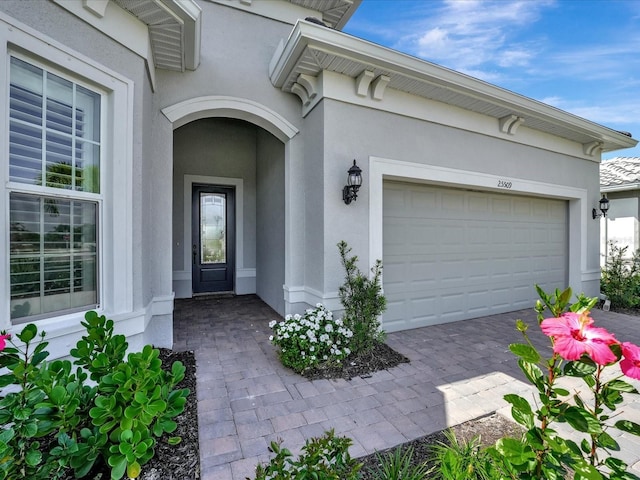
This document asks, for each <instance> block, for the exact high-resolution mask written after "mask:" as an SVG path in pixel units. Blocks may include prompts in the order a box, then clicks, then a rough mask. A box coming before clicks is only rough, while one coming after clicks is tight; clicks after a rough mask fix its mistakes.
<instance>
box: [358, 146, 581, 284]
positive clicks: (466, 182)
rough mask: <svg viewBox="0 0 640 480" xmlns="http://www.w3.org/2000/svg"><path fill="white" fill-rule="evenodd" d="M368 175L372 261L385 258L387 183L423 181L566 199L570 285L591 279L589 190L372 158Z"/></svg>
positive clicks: (370, 254)
mask: <svg viewBox="0 0 640 480" xmlns="http://www.w3.org/2000/svg"><path fill="white" fill-rule="evenodd" d="M369 172H370V173H369V176H368V177H369V258H383V255H382V254H383V248H382V238H383V236H382V235H383V229H382V223H383V218H382V216H383V202H382V195H383V183H384V181H385V180H399V181H405V182H421V183H428V184H433V185H443V186H450V187H454V188H468V187H473V188H475V189H480V190H486V191H494V192H496V191H500V192H503V193H509V194H522V195H534V196H538V197H539V196H543V197H549V198H556V199H563V200H568V203H569V220H568V225H567V229H568V232H569V245H568V249H569V252H568V255H569V265H568V268H569V278H568V282H569V285H572V286H574V288H575V289H576V290H577V291H579V290H582V285H583V281H584V280H585V275H587V276H588V271H587V222H588V221H589V220H590V215H588V213H589V212H588V209H589V206H588V205H587V194H588V192H587V190H586V189H583V188H575V187H568V186H565V185H557V184H552V183H542V182H534V181H531V180H526V179H523V178H516V177H504V176H497V175H491V174H486V173H481V172H474V171H468V170H457V169H453V168H447V167H438V166H433V165H424V164H419V163H411V162H404V161H399V160H392V159H388V158H380V157H369ZM499 181H501V182H508V183H509V184H510V185H511V188H510V189H509V190H508V191H506V192H505V190H504V189H501V188H499V187H498V185H499ZM578 286H580V288H578Z"/></svg>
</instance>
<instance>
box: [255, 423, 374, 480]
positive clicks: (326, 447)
mask: <svg viewBox="0 0 640 480" xmlns="http://www.w3.org/2000/svg"><path fill="white" fill-rule="evenodd" d="M350 445H351V440H350V439H349V438H346V437H336V436H335V434H334V431H333V430H329V431H328V432H325V434H324V435H323V436H322V437H319V438H312V439H310V440H307V441H306V443H305V446H304V447H302V453H301V454H300V456H299V457H298V459H297V460H294V459H293V455H292V454H291V452H290V451H289V450H288V449H286V448H282V447H281V446H280V443H278V442H271V447H270V450H271V451H272V452H273V453H275V457H273V458H272V459H271V461H270V462H269V464H268V465H258V466H257V467H256V477H255V480H294V479H295V480H298V479H300V480H302V479H313V480H357V479H358V471H359V470H360V468H362V464H360V463H357V462H356V461H355V460H353V459H352V458H351V456H350V455H349V446H350ZM247 480H249V479H248V477H247Z"/></svg>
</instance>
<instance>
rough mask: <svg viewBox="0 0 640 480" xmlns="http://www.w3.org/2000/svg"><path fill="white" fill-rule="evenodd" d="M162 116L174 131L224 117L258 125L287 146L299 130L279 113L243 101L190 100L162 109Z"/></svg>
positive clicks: (215, 97) (216, 97)
mask: <svg viewBox="0 0 640 480" xmlns="http://www.w3.org/2000/svg"><path fill="white" fill-rule="evenodd" d="M162 113H163V114H164V115H165V117H167V118H168V119H169V121H170V122H171V123H172V124H173V129H174V130H175V129H176V128H178V127H181V126H183V125H186V124H187V123H189V122H193V121H194V120H200V119H201V118H211V117H227V118H235V119H238V120H245V121H247V122H250V123H253V124H255V125H258V126H259V127H262V128H264V129H265V130H266V131H268V132H269V133H271V134H272V135H273V136H275V137H276V138H278V139H279V140H280V141H281V142H283V143H286V142H287V141H288V140H290V139H291V138H293V137H294V136H296V135H297V134H298V132H299V130H298V129H297V128H296V127H295V126H294V125H293V124H292V123H291V122H289V121H288V120H287V119H286V118H284V117H283V116H282V115H280V114H279V113H277V112H275V111H274V110H271V109H270V108H268V107H265V106H264V105H262V104H260V103H258V102H254V101H252V100H247V99H246V98H237V97H228V96H224V95H209V96H205V97H197V98H191V99H189V100H185V101H183V102H179V103H176V104H174V105H170V106H168V107H165V108H163V109H162Z"/></svg>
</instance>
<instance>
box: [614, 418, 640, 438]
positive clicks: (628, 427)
mask: <svg viewBox="0 0 640 480" xmlns="http://www.w3.org/2000/svg"><path fill="white" fill-rule="evenodd" d="M615 427H616V428H617V429H618V430H622V431H623V432H627V433H630V434H632V435H637V436H640V425H638V424H637V423H635V422H632V421H631V420H618V421H617V422H616V423H615Z"/></svg>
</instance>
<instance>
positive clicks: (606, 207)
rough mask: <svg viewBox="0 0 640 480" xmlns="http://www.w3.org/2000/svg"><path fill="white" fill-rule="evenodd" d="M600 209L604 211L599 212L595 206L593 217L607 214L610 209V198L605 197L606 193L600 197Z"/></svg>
mask: <svg viewBox="0 0 640 480" xmlns="http://www.w3.org/2000/svg"><path fill="white" fill-rule="evenodd" d="M599 204H600V211H601V212H602V213H598V211H597V210H596V209H595V208H594V209H593V211H592V212H591V213H592V215H593V219H594V220H595V219H596V218H600V217H606V216H607V210H609V199H608V198H607V197H605V195H604V193H603V194H602V198H601V199H600V202H599Z"/></svg>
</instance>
